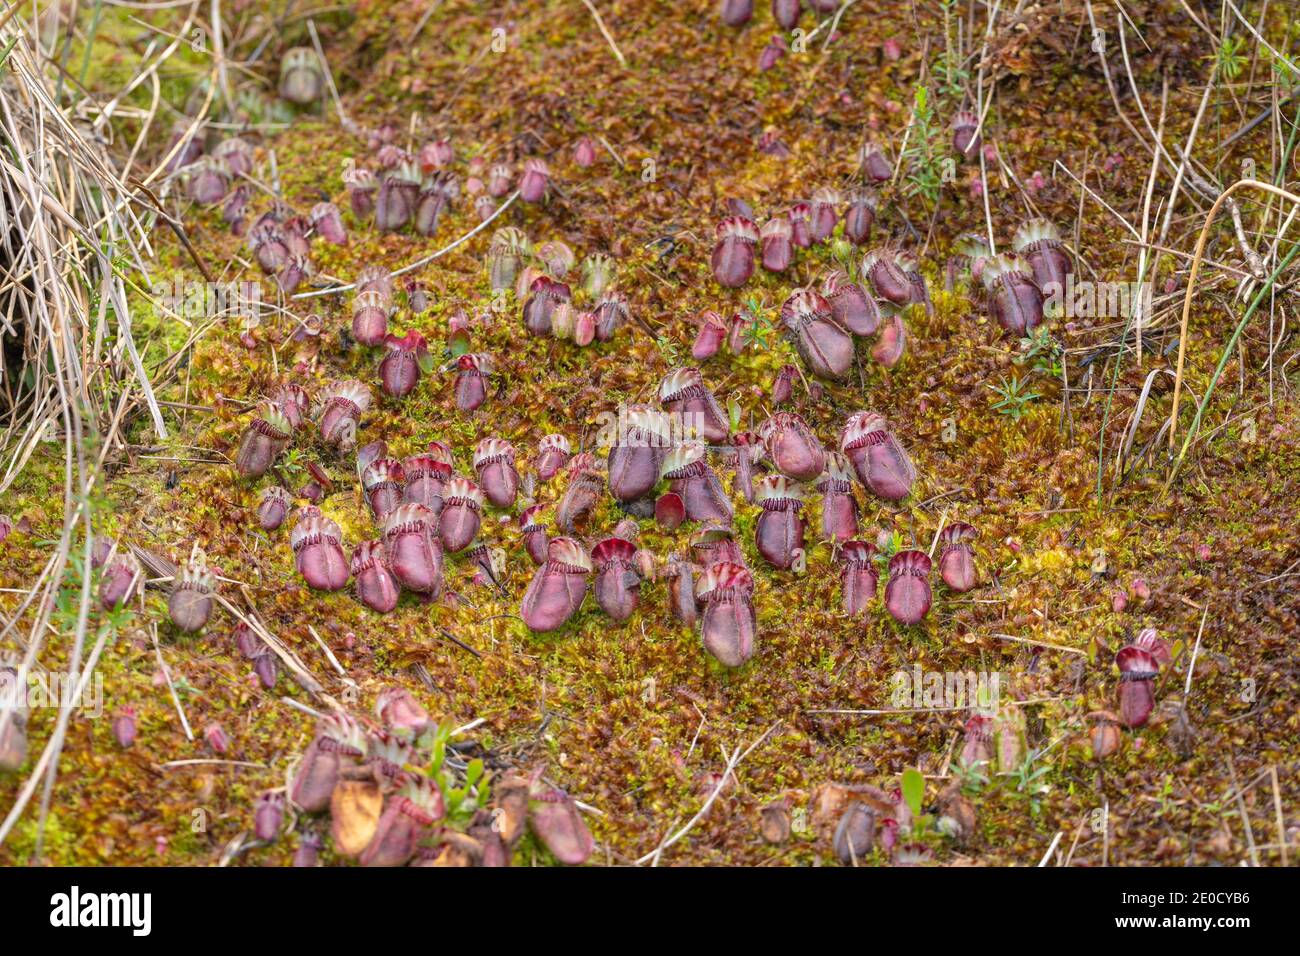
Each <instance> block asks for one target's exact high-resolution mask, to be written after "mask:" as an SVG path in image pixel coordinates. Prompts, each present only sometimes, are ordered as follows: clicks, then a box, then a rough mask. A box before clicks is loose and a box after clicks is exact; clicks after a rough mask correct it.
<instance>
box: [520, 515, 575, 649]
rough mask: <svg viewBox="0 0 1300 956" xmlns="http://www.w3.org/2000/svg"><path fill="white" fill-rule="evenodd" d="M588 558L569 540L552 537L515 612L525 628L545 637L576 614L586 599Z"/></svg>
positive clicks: (571, 539) (573, 541) (572, 540)
mask: <svg viewBox="0 0 1300 956" xmlns="http://www.w3.org/2000/svg"><path fill="white" fill-rule="evenodd" d="M591 571H592V564H591V558H589V557H588V556H587V552H586V551H584V550H583V548H582V545H580V544H578V542H577V541H575V540H574V539H573V538H554V539H552V540H551V542H550V543H549V544H548V545H547V549H546V563H544V564H543V565H542V566H541V567H540V568H538V569H537V570H536V571H535V572H534V573H533V579H532V580H531V581H530V582H529V583H528V590H527V591H525V592H524V598H523V603H522V604H521V605H520V609H519V613H520V616H521V617H522V618H523V619H524V624H525V625H527V627H528V629H529V630H531V631H533V632H535V633H538V634H545V633H548V632H550V631H554V630H558V629H559V628H561V627H563V626H564V624H565V623H566V622H567V621H568V620H569V618H571V617H573V615H574V614H575V613H577V611H578V608H580V607H581V606H582V601H583V598H585V597H586V596H587V576H588V575H589V574H591Z"/></svg>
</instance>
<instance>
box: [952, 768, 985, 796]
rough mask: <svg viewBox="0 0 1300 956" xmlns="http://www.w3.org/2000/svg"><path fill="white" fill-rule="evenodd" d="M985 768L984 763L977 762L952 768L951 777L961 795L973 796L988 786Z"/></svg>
mask: <svg viewBox="0 0 1300 956" xmlns="http://www.w3.org/2000/svg"><path fill="white" fill-rule="evenodd" d="M987 766H988V764H987V763H986V762H985V761H983V760H979V761H976V762H975V763H972V764H966V763H958V764H957V765H956V766H954V767H953V771H952V772H953V776H954V777H956V778H957V782H958V784H959V785H960V786H961V789H962V792H963V793H966V794H970V795H974V794H976V793H979V792H980V791H981V790H983V789H984V788H985V787H986V786H988V783H989V777H988V774H987V773H985V772H984V771H985V769H986V768H987Z"/></svg>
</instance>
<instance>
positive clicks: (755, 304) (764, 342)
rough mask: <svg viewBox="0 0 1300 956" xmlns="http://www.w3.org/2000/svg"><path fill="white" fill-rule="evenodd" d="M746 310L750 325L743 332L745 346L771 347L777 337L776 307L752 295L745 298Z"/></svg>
mask: <svg viewBox="0 0 1300 956" xmlns="http://www.w3.org/2000/svg"><path fill="white" fill-rule="evenodd" d="M745 312H746V313H747V314H748V315H749V325H747V326H745V331H744V332H742V333H741V337H742V338H743V339H744V342H745V346H746V347H747V348H753V347H758V348H761V349H770V348H771V347H772V345H773V343H774V342H775V340H776V338H777V330H776V320H775V316H776V309H775V308H773V307H772V306H770V305H768V304H767V302H766V301H764V300H763V299H760V298H758V297H757V296H752V295H751V296H749V297H748V298H746V299H745Z"/></svg>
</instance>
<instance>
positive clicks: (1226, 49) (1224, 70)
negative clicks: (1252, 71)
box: [1214, 35, 1249, 80]
mask: <svg viewBox="0 0 1300 956" xmlns="http://www.w3.org/2000/svg"><path fill="white" fill-rule="evenodd" d="M1214 61H1215V66H1216V68H1217V69H1218V71H1219V75H1220V76H1221V77H1222V78H1223V79H1225V80H1235V79H1236V78H1237V77H1239V76H1241V74H1242V73H1243V72H1244V71H1245V69H1246V63H1247V62H1248V61H1249V58H1248V57H1247V56H1246V38H1245V37H1244V36H1241V35H1237V36H1235V37H1224V38H1223V40H1222V41H1221V42H1220V43H1219V48H1218V49H1217V50H1215V51H1214Z"/></svg>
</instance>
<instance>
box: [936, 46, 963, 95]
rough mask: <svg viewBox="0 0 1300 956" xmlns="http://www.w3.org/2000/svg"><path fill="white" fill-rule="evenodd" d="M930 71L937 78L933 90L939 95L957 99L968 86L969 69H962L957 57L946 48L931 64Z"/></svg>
mask: <svg viewBox="0 0 1300 956" xmlns="http://www.w3.org/2000/svg"><path fill="white" fill-rule="evenodd" d="M930 73H931V74H932V75H933V76H934V77H935V78H936V79H937V80H938V85H937V86H936V88H935V92H936V93H938V94H939V95H940V96H945V97H950V98H953V99H959V98H960V97H961V96H962V95H964V94H965V92H966V88H967V87H968V86H970V71H969V70H966V69H964V68H963V67H962V65H961V63H960V62H959V61H958V60H957V57H956V56H954V55H953V54H952V53H951V52H950V51H947V50H945V51H944V52H943V53H940V54H939V56H938V57H937V58H936V59H935V61H934V63H933V64H931V66H930Z"/></svg>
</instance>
